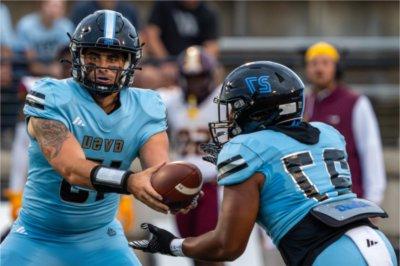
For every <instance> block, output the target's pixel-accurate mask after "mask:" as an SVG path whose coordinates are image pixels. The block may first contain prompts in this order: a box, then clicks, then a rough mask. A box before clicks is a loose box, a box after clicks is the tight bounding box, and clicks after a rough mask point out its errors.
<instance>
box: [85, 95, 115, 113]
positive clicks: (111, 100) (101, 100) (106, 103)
mask: <svg viewBox="0 0 400 266" xmlns="http://www.w3.org/2000/svg"><path fill="white" fill-rule="evenodd" d="M92 96H93V99H94V100H95V101H96V103H97V104H98V105H99V106H100V107H101V108H102V109H103V110H104V112H106V113H107V114H109V113H111V112H112V111H114V110H115V109H117V108H118V107H119V106H120V103H119V92H114V93H113V94H110V95H107V96H99V95H92Z"/></svg>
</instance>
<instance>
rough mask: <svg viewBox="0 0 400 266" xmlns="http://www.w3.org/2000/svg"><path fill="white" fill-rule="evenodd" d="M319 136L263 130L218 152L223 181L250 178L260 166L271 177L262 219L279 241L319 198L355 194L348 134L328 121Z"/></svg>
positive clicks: (266, 183)
mask: <svg viewBox="0 0 400 266" xmlns="http://www.w3.org/2000/svg"><path fill="white" fill-rule="evenodd" d="M311 124H312V125H313V126H314V127H316V128H318V129H319V130H320V132H321V133H320V138H319V142H318V143H316V144H314V145H307V144H304V143H301V142H299V141H297V140H295V139H294V138H291V137H289V136H287V135H285V134H283V133H280V132H277V131H273V130H262V131H258V132H255V133H251V134H243V135H239V136H237V137H235V138H233V139H232V140H230V141H229V142H228V143H227V144H225V145H224V146H223V149H222V150H221V152H220V153H219V156H218V172H219V174H218V184H219V185H222V186H228V185H234V184H239V183H241V182H244V181H245V180H247V179H248V178H250V177H251V176H252V175H253V174H254V173H256V172H260V173H262V174H263V175H264V176H265V181H264V185H263V188H262V190H261V195H260V209H259V214H258V223H259V224H260V225H262V226H263V227H264V228H265V229H266V231H267V232H268V234H269V235H270V236H271V238H272V239H273V241H274V243H275V244H278V243H279V241H280V240H281V238H282V237H283V236H284V235H285V234H286V233H287V232H288V231H289V230H290V229H291V228H292V227H293V226H295V225H296V224H297V223H298V222H300V220H301V219H302V218H304V216H305V215H306V214H307V213H308V212H309V211H310V209H311V208H312V207H314V206H316V205H318V204H319V203H321V202H322V201H323V202H327V201H330V200H331V201H335V200H341V199H346V198H354V197H356V196H355V194H353V193H351V192H350V189H349V187H350V185H351V176H350V170H349V166H348V164H347V162H346V158H347V154H346V149H345V145H346V144H345V141H344V138H343V136H342V135H340V133H338V131H336V130H335V129H334V128H333V127H331V126H328V125H326V124H323V123H311Z"/></svg>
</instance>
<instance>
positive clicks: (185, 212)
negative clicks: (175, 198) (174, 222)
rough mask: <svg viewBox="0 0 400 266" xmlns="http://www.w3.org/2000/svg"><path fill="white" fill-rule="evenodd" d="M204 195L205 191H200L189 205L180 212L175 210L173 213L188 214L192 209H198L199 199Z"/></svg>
mask: <svg viewBox="0 0 400 266" xmlns="http://www.w3.org/2000/svg"><path fill="white" fill-rule="evenodd" d="M203 196H204V192H203V191H200V193H199V194H198V195H197V196H196V197H194V198H193V200H192V202H191V203H190V205H189V206H187V207H186V208H184V209H180V210H179V211H178V212H173V214H177V213H182V214H187V213H188V212H190V211H191V210H193V209H196V208H197V205H199V199H201V198H202V197H203Z"/></svg>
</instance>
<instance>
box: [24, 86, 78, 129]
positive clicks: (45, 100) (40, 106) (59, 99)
mask: <svg viewBox="0 0 400 266" xmlns="http://www.w3.org/2000/svg"><path fill="white" fill-rule="evenodd" d="M69 100H70V90H69V89H68V88H67V85H66V83H65V82H63V81H59V80H55V79H50V78H44V79H41V80H39V81H37V82H36V83H35V85H34V86H33V87H32V89H31V90H30V91H29V92H28V94H27V96H26V100H25V106H24V114H25V115H26V116H27V117H30V116H34V117H41V118H45V119H52V120H57V121H60V122H62V123H63V124H65V125H66V126H67V128H69V126H68V118H67V115H66V114H65V112H64V110H63V108H62V106H65V104H67V103H68V102H69Z"/></svg>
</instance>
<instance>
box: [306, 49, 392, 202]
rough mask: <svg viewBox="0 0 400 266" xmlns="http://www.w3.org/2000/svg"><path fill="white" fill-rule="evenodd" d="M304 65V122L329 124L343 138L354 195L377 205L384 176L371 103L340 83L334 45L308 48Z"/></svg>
mask: <svg viewBox="0 0 400 266" xmlns="http://www.w3.org/2000/svg"><path fill="white" fill-rule="evenodd" d="M305 61H306V75H307V79H308V82H309V83H310V85H311V93H310V94H309V95H307V97H306V104H305V111H304V117H305V119H307V120H308V121H321V122H324V123H327V124H330V125H332V126H333V127H335V128H336V129H337V130H338V131H339V132H340V133H341V134H342V135H343V136H344V137H345V140H346V143H347V145H346V149H347V154H348V161H349V165H350V169H351V173H352V182H353V185H352V190H353V192H355V193H356V194H357V196H358V197H363V198H365V199H368V200H371V201H373V202H375V203H377V204H380V203H381V202H382V200H383V196H384V192H385V188H386V176H385V168H384V162H383V154H382V144H381V139H380V132H379V128H378V123H377V119H376V116H375V113H374V111H373V109H372V106H371V103H370V101H369V100H368V98H367V97H366V96H365V95H361V94H359V93H357V92H355V91H353V90H351V89H349V88H348V87H346V86H345V85H344V84H343V83H341V82H340V76H341V71H340V69H339V68H338V64H339V61H340V55H339V52H338V51H337V49H336V48H335V47H334V46H333V45H331V44H329V43H326V42H319V43H316V44H314V45H312V46H310V47H309V48H308V50H307V51H306V54H305Z"/></svg>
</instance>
